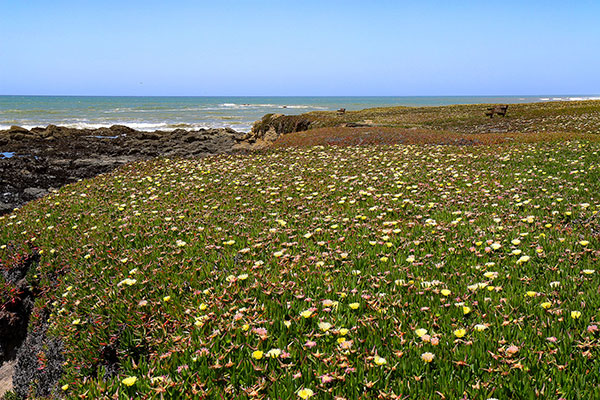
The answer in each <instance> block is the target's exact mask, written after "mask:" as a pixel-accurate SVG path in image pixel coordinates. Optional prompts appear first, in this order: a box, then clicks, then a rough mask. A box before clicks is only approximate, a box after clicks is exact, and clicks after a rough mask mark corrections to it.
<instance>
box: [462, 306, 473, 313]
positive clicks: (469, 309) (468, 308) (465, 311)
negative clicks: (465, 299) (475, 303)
mask: <svg viewBox="0 0 600 400" xmlns="http://www.w3.org/2000/svg"><path fill="white" fill-rule="evenodd" d="M462 310H463V314H464V315H467V314H468V313H470V312H471V307H467V306H463V308H462Z"/></svg>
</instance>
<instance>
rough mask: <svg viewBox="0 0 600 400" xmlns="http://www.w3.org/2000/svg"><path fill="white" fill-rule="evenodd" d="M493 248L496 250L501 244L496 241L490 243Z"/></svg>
mask: <svg viewBox="0 0 600 400" xmlns="http://www.w3.org/2000/svg"><path fill="white" fill-rule="evenodd" d="M490 247H491V248H492V249H493V250H498V249H499V248H500V247H502V245H501V244H500V243H498V242H494V243H492V245H491V246H490Z"/></svg>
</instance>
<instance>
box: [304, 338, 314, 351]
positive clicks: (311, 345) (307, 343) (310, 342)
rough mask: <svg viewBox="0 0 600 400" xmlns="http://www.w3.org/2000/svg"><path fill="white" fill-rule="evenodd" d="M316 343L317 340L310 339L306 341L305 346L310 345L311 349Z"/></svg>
mask: <svg viewBox="0 0 600 400" xmlns="http://www.w3.org/2000/svg"><path fill="white" fill-rule="evenodd" d="M316 345H317V342H313V341H312V340H308V341H307V342H306V343H304V346H306V347H308V348H309V349H312V348H313V347H315V346H316Z"/></svg>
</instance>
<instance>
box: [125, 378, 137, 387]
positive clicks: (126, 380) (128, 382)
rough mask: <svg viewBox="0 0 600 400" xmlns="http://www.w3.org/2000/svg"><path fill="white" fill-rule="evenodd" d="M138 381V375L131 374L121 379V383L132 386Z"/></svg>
mask: <svg viewBox="0 0 600 400" xmlns="http://www.w3.org/2000/svg"><path fill="white" fill-rule="evenodd" d="M136 382H137V377H135V376H129V377H127V378H125V379H123V380H122V381H121V383H122V384H123V385H125V386H132V385H133V384H134V383H136Z"/></svg>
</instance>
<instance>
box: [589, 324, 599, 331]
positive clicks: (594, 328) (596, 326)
mask: <svg viewBox="0 0 600 400" xmlns="http://www.w3.org/2000/svg"><path fill="white" fill-rule="evenodd" d="M597 330H598V325H590V326H588V327H587V331H588V332H589V333H594V332H596V331H597Z"/></svg>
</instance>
